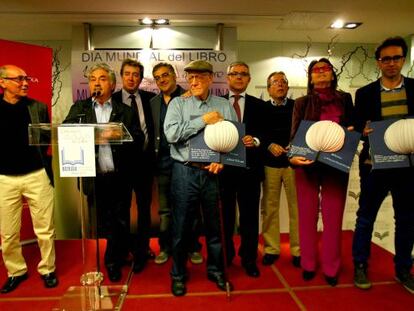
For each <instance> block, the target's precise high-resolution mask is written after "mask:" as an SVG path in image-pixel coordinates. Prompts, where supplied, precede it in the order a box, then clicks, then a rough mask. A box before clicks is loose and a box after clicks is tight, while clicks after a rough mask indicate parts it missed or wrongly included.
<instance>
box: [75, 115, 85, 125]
mask: <svg viewBox="0 0 414 311" xmlns="http://www.w3.org/2000/svg"><path fill="white" fill-rule="evenodd" d="M85 116H86V114H85V113H78V115H77V117H78V119H79V123H82V121H83V118H85Z"/></svg>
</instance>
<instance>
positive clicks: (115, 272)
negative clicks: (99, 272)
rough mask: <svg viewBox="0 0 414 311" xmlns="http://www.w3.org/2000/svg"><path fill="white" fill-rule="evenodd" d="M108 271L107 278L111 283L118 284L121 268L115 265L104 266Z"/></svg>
mask: <svg viewBox="0 0 414 311" xmlns="http://www.w3.org/2000/svg"><path fill="white" fill-rule="evenodd" d="M106 270H107V271H108V278H109V280H110V281H111V282H118V281H120V280H121V278H122V273H121V268H119V267H118V266H117V265H108V266H106Z"/></svg>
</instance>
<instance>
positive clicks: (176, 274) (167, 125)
mask: <svg viewBox="0 0 414 311" xmlns="http://www.w3.org/2000/svg"><path fill="white" fill-rule="evenodd" d="M184 71H185V72H186V74H187V76H186V78H187V81H188V84H189V87H190V91H191V95H192V96H190V97H176V98H174V99H173V100H172V101H171V102H170V103H169V105H168V106H169V107H168V110H167V114H166V116H165V121H164V133H165V136H166V138H167V141H168V142H169V143H170V144H171V147H170V150H171V157H172V158H173V160H174V163H173V166H172V176H171V199H172V206H173V209H172V221H173V223H172V250H173V251H172V255H173V266H172V270H171V278H172V283H171V292H172V293H173V295H174V296H183V295H185V294H186V292H187V289H186V284H185V283H186V280H187V278H188V277H187V269H186V263H187V258H188V250H189V242H190V235H191V234H192V225H193V224H194V218H195V217H197V216H196V215H197V213H198V209H199V208H200V206H201V210H202V215H203V220H204V228H205V236H206V244H207V256H208V258H207V277H208V279H209V280H210V281H212V282H214V283H216V285H217V287H218V288H219V289H220V290H226V289H227V288H226V283H227V280H226V279H225V275H224V273H223V261H222V244H221V240H220V212H219V208H218V199H219V188H218V179H217V174H218V173H220V172H221V171H222V169H223V164H221V163H215V162H213V163H200V162H190V161H189V156H190V154H189V153H190V151H189V140H190V138H191V137H193V136H195V135H197V134H198V133H199V132H200V131H202V130H203V129H204V128H205V127H206V126H207V125H208V124H214V123H217V122H219V121H222V120H223V119H227V120H231V121H233V120H236V113H235V111H234V110H233V108H232V107H231V106H230V105H229V103H228V101H227V100H225V99H223V98H220V97H217V96H214V95H212V94H211V92H210V90H209V88H210V86H211V85H212V83H213V66H212V65H211V64H210V63H208V62H206V61H201V60H197V61H192V62H191V63H189V64H187V65H186V66H185V67H184ZM230 288H231V286H230Z"/></svg>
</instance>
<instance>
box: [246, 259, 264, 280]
mask: <svg viewBox="0 0 414 311" xmlns="http://www.w3.org/2000/svg"><path fill="white" fill-rule="evenodd" d="M243 268H244V271H246V274H247V275H248V276H251V277H252V278H258V277H259V276H260V271H259V268H257V265H256V263H254V262H253V263H248V264H244V265H243Z"/></svg>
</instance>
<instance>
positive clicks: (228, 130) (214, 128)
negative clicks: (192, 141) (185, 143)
mask: <svg viewBox="0 0 414 311" xmlns="http://www.w3.org/2000/svg"><path fill="white" fill-rule="evenodd" d="M204 141H205V142H206V145H207V146H208V147H209V148H210V149H211V150H214V151H217V152H222V153H227V152H230V151H232V150H233V149H234V148H236V146H237V143H238V142H239V132H238V131H237V128H236V126H235V125H234V124H233V123H231V122H230V121H220V122H217V123H214V124H209V125H207V126H206V128H205V130H204Z"/></svg>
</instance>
